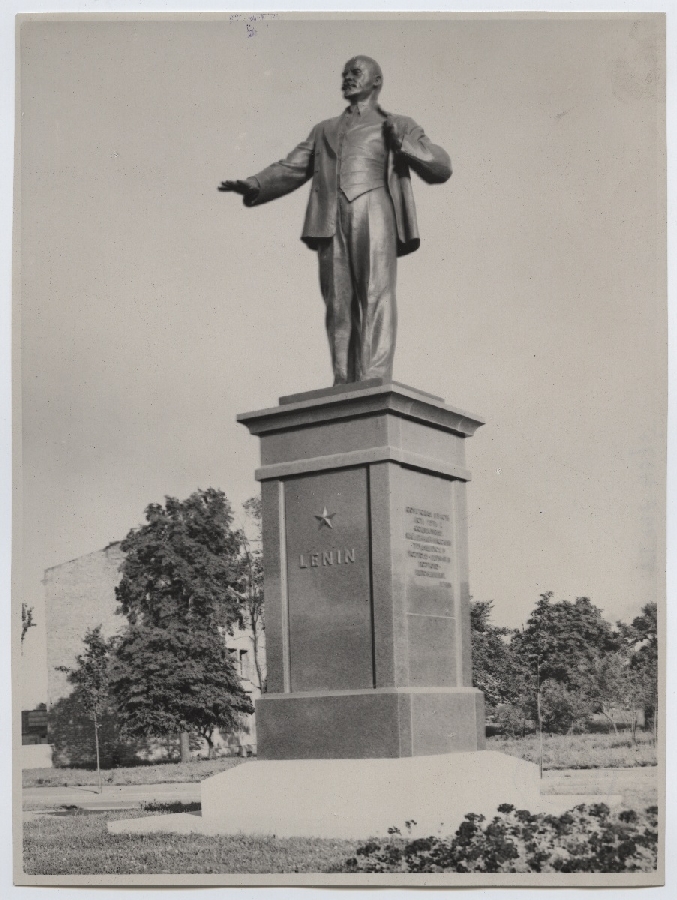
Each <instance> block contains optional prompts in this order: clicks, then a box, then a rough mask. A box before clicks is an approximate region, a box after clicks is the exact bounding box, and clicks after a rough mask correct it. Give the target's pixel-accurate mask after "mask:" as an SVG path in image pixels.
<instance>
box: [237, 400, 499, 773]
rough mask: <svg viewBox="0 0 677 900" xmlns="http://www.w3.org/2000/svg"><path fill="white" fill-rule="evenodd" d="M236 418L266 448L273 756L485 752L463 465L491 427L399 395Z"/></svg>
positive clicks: (265, 732)
mask: <svg viewBox="0 0 677 900" xmlns="http://www.w3.org/2000/svg"><path fill="white" fill-rule="evenodd" d="M238 420H239V421H240V422H242V423H243V424H245V425H246V426H247V428H248V429H249V431H250V432H251V433H252V434H254V435H257V436H258V437H259V439H260V445H261V467H260V468H259V469H258V470H257V472H256V477H257V479H258V480H259V481H260V482H261V494H262V507H263V509H262V522H263V552H264V567H265V571H264V577H265V597H266V654H267V666H268V693H267V694H265V695H264V696H263V697H262V698H261V699H259V700H257V702H256V728H257V743H258V756H259V758H260V759H271V760H272V759H322V758H330V759H338V758H393V757H409V756H424V755H430V754H442V753H450V752H463V751H472V750H478V749H482V748H483V747H484V746H485V742H484V741H485V739H484V731H485V728H484V705H483V697H482V694H481V692H480V691H478V690H476V689H475V688H473V687H472V663H471V648H470V609H469V600H470V598H469V590H468V558H467V557H468V551H467V519H466V483H467V482H468V481H469V479H470V473H469V472H468V469H467V468H466V464H465V442H466V439H467V438H468V437H470V436H471V435H472V434H474V432H475V430H476V429H477V428H478V427H479V426H480V425H481V424H482V422H481V421H480V420H479V419H478V418H477V417H475V416H471V415H469V414H468V413H465V412H463V411H461V410H458V409H455V408H453V407H451V406H447V405H446V404H445V403H444V402H443V401H442V400H441V399H440V398H438V397H434V396H432V395H430V394H425V393H423V392H421V391H417V390H414V389H412V388H409V387H406V386H404V385H400V384H396V383H390V384H378V383H375V384H369V383H362V384H358V385H352V386H346V387H343V388H333V389H328V390H325V391H314V392H311V393H309V394H300V395H295V396H291V397H283V398H281V400H280V404H279V406H277V407H274V408H271V409H264V410H259V411H256V412H251V413H245V414H243V415H240V416H238Z"/></svg>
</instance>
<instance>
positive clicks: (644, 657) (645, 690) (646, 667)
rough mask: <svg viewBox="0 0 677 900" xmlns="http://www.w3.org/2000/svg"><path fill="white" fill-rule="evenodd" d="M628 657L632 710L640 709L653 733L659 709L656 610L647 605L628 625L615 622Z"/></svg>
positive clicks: (649, 604) (628, 682)
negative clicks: (649, 723)
mask: <svg viewBox="0 0 677 900" xmlns="http://www.w3.org/2000/svg"><path fill="white" fill-rule="evenodd" d="M618 628H619V631H620V633H621V637H622V640H623V643H624V645H625V647H626V651H627V654H628V656H629V671H628V678H627V690H628V693H629V696H630V697H631V699H632V703H633V704H634V708H636V707H642V708H643V709H644V710H645V713H648V715H649V717H650V718H651V719H652V721H653V727H654V732H655V731H656V721H657V710H658V610H657V606H656V604H655V603H647V604H646V605H645V606H644V607H643V608H642V612H641V614H640V615H639V616H636V617H635V618H634V619H633V620H632V624H631V625H623V623H620V622H619V623H618Z"/></svg>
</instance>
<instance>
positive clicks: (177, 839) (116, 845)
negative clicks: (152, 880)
mask: <svg viewBox="0 0 677 900" xmlns="http://www.w3.org/2000/svg"><path fill="white" fill-rule="evenodd" d="M195 806H196V804H193V805H192V806H188V805H186V806H179V805H177V804H172V805H171V806H169V805H165V806H164V807H159V806H158V805H155V806H154V807H150V806H149V807H147V809H146V810H145V811H144V812H129V811H127V812H119V813H99V814H89V815H87V814H83V813H80V814H75V815H67V816H63V817H55V816H40V817H39V818H36V819H34V820H33V821H31V822H26V823H25V824H24V871H25V872H26V874H27V875H92V874H96V875H106V874H110V873H114V874H130V875H135V874H144V875H161V874H171V875H175V874H195V873H200V874H224V873H225V874H252V875H258V874H265V873H274V874H276V873H279V872H292V873H293V872H327V871H332V870H333V871H336V870H337V869H338V868H340V867H341V866H342V865H343V863H344V862H345V860H346V859H347V858H348V857H349V856H352V855H354V854H355V849H356V847H357V844H358V842H354V841H332V840H319V839H312V838H287V839H277V838H268V837H266V838H263V837H258V838H257V837H245V836H239V835H238V836H225V835H224V836H212V835H210V836H206V835H197V834H192V835H191V834H185V835H180V834H142V835H133V834H109V833H108V831H107V828H106V822H108V821H110V820H112V819H129V818H132V817H134V818H136V817H137V816H142V815H150V814H153V815H156V814H157V813H158V812H176V811H177V810H181V811H184V812H187V811H190V810H191V809H195Z"/></svg>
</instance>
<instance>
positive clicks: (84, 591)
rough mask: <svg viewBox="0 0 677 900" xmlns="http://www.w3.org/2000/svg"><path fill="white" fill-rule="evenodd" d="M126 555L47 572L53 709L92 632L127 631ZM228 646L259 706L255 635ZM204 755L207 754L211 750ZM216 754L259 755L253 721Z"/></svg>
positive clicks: (239, 636)
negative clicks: (122, 601) (123, 608)
mask: <svg viewBox="0 0 677 900" xmlns="http://www.w3.org/2000/svg"><path fill="white" fill-rule="evenodd" d="M123 560H124V553H123V552H122V550H121V549H120V542H119V541H117V542H114V543H112V544H109V545H108V546H107V547H104V548H103V549H102V550H97V551H95V552H93V553H88V554H86V555H85V556H81V557H79V558H78V559H72V560H69V561H68V562H65V563H62V564H61V565H59V566H53V567H51V568H50V569H47V570H46V571H45V575H44V578H43V585H44V588H45V631H46V645H47V692H48V708H49V709H52V708H53V707H54V705H55V704H56V703H58V701H59V700H62V699H64V698H66V697H68V696H69V695H70V694H71V692H72V690H73V688H72V685H71V684H70V683H69V681H68V676H67V675H66V673H65V672H60V671H58V667H60V666H65V667H66V668H73V667H75V665H76V659H77V656H78V654H80V653H81V652H82V649H83V643H82V641H83V638H84V636H85V634H86V632H87V631H88V630H89V629H92V628H96V627H97V626H98V625H101V626H102V632H103V634H104V636H105V637H112V636H113V635H115V634H118V633H120V632H121V631H123V630H124V628H125V627H126V625H127V620H126V618H125V617H124V616H123V615H119V614H117V612H116V610H117V607H118V602H117V599H116V596H115V588H116V586H117V585H118V584H119V582H120V566H121V564H122V562H123ZM225 641H226V646H227V647H228V651H229V653H230V655H231V658H232V659H233V662H234V664H235V669H236V671H237V672H238V673H239V675H240V677H241V679H242V681H243V684H244V687H245V690H246V691H247V693H249V694H250V696H251V698H252V701H254V700H255V699H256V698H257V697H258V696H260V694H261V689H260V688H261V686H260V685H259V683H258V677H257V672H256V666H255V664H254V659H253V657H254V654H253V646H252V633H251V629H249V628H245V629H236V631H235V633H234V634H233V635H232V636H231V635H226V637H225ZM259 645H260V647H261V649H260V651H259V652H260V655H261V657H262V659H263V663H264V666H265V640H264V639H263V638H262V636H260V637H259ZM201 743H202V744H204V746H203V750H202V751H201V752H205V753H206V744H205V743H204V742H201ZM214 746H215V748H216V750H217V752H219V751H220V752H232V753H252V752H256V726H255V721H254V715H250V716H246V717H245V720H244V727H243V729H242V730H241V731H239V732H237V733H236V734H230V735H216V736H215V738H214Z"/></svg>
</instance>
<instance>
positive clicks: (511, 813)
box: [345, 803, 658, 873]
mask: <svg viewBox="0 0 677 900" xmlns="http://www.w3.org/2000/svg"><path fill="white" fill-rule="evenodd" d="M389 831H390V835H391V836H390V837H389V838H388V839H375V840H370V841H368V842H367V843H366V844H363V845H362V846H360V847H358V849H357V851H356V856H354V857H351V858H350V859H348V860H347V861H346V864H345V871H347V872H562V873H568V872H648V871H652V870H653V869H655V868H656V859H657V851H658V809H657V807H655V806H652V807H649V808H648V809H646V810H645V811H644V812H643V813H637V812H635V811H634V810H621V811H618V812H611V810H610V809H609V807H608V806H606V805H605V804H604V803H597V804H589V805H585V804H584V805H581V806H577V807H576V808H575V809H573V810H571V811H570V812H565V813H564V814H562V815H559V816H556V815H548V814H544V813H538V814H533V813H530V812H528V811H527V810H523V809H515V807H514V806H511V805H509V804H503V805H502V806H499V808H498V815H496V816H495V817H494V818H493V819H492V820H491V821H489V822H486V819H485V817H484V816H482V815H476V814H475V813H469V814H468V815H467V816H466V817H465V819H464V821H463V822H462V823H461V825H460V826H459V828H458V830H457V831H456V833H455V834H454V836H453V837H447V838H441V837H427V838H417V839H412V840H408V839H406V838H404V837H403V836H402V835H401V834H400V832H399V829H396V828H392V829H389Z"/></svg>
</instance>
